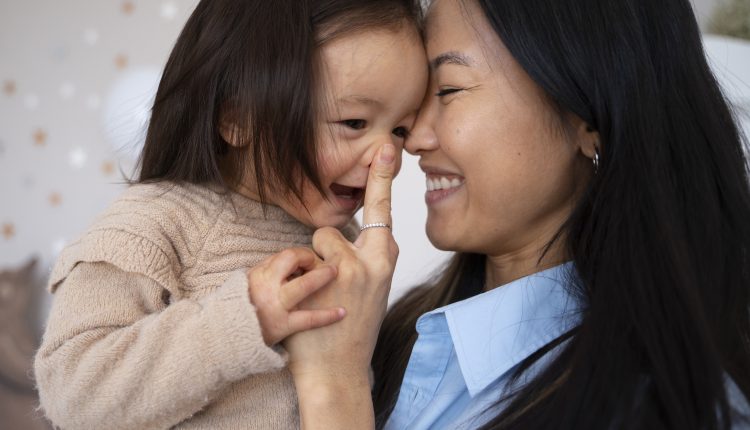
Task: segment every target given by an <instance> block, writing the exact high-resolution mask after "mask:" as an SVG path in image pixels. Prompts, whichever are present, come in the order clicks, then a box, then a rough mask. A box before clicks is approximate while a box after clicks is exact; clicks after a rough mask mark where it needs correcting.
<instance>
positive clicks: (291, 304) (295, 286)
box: [279, 265, 336, 310]
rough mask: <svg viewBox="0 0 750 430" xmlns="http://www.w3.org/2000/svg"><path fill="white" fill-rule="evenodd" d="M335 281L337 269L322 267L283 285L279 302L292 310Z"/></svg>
mask: <svg viewBox="0 0 750 430" xmlns="http://www.w3.org/2000/svg"><path fill="white" fill-rule="evenodd" d="M334 279H336V268H335V267H334V266H328V265H321V266H320V267H319V268H317V269H314V270H311V271H309V272H307V273H305V274H303V275H302V276H300V277H298V278H294V279H293V280H291V281H289V282H287V283H286V284H283V285H282V286H281V289H280V290H279V301H280V302H281V305H282V307H283V308H284V309H286V310H292V309H294V308H295V307H296V306H297V305H298V304H299V302H301V301H302V300H304V299H306V298H307V297H309V296H310V295H311V294H312V293H314V292H316V291H318V290H319V289H321V288H323V287H324V286H326V285H328V284H329V283H330V282H331V281H333V280H334Z"/></svg>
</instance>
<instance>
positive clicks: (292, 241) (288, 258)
mask: <svg viewBox="0 0 750 430" xmlns="http://www.w3.org/2000/svg"><path fill="white" fill-rule="evenodd" d="M418 25H419V8H418V6H417V5H416V4H413V3H412V2H411V1H410V0H274V1H273V2H270V1H266V0H252V1H250V0H246V1H240V0H203V1H201V2H200V3H199V5H198V6H197V9H196V10H195V12H194V13H193V15H192V16H191V17H190V19H189V21H188V22H187V24H186V26H185V28H184V30H183V32H182V34H181V35H180V37H179V39H178V41H177V43H176V45H175V47H174V50H173V51H172V54H171V56H170V59H169V61H168V63H167V66H166V68H165V71H164V74H163V77H162V80H161V83H160V86H159V90H158V93H157V95H156V99H155V103H154V107H153V114H152V118H151V122H150V125H149V129H148V134H147V138H146V144H145V147H144V151H143V154H142V159H141V169H140V177H139V180H138V181H137V182H138V183H137V184H136V185H133V186H131V187H130V188H129V189H128V190H127V191H126V192H125V193H124V195H123V196H122V197H121V198H120V199H119V200H117V201H116V202H115V203H114V204H113V205H112V207H111V208H110V209H109V210H108V211H106V212H105V213H104V215H102V216H101V217H100V218H99V219H98V221H97V222H96V223H95V224H94V226H93V227H92V228H91V229H90V230H89V231H88V232H87V233H86V234H84V235H83V236H82V237H81V238H80V239H79V240H78V241H76V242H75V243H73V244H71V245H70V246H69V247H68V248H67V249H66V250H65V251H64V252H63V253H62V255H61V256H60V258H59V261H58V262H57V265H56V266H55V268H54V270H53V273H52V276H51V279H50V289H51V291H52V292H53V293H54V294H55V301H54V305H53V309H52V311H51V314H50V316H49V321H48V325H47V331H46V333H45V337H44V342H43V345H42V347H41V349H40V351H39V352H38V354H37V357H36V362H35V371H36V378H37V381H38V386H39V392H40V397H41V405H42V408H43V409H44V411H45V413H46V415H47V417H48V418H49V419H50V420H51V421H52V422H53V423H54V424H55V425H57V426H60V427H63V428H76V429H79V428H103V427H106V428H111V429H114V428H127V429H135V428H137V429H151V428H172V427H176V428H211V429H223V428H225V429H228V428H254V429H264V428H268V429H271V428H274V429H282V428H283V429H287V428H296V427H299V417H298V413H297V404H296V396H295V391H294V384H293V382H292V379H291V377H290V374H289V372H288V370H287V369H286V368H285V364H286V355H285V352H284V351H283V349H281V348H280V347H279V346H278V344H279V342H280V341H281V340H283V339H284V338H285V337H287V336H288V335H290V334H292V333H295V332H298V331H301V330H306V329H310V328H314V327H319V326H322V325H327V324H331V323H334V322H336V321H338V320H340V319H341V318H342V317H343V310H341V309H337V308H333V309H321V310H315V311H309V310H308V311H303V310H299V309H297V308H296V305H297V303H299V302H300V301H301V300H302V299H304V298H305V297H306V296H307V295H309V294H311V293H312V292H313V291H314V290H316V289H318V288H320V287H322V286H324V285H325V284H327V283H328V282H329V281H331V280H332V279H334V277H335V275H336V274H335V270H333V269H331V268H330V267H327V266H325V265H322V264H321V263H320V262H319V260H317V261H318V262H317V263H316V260H315V259H314V258H310V255H314V254H312V253H311V252H310V253H303V252H299V246H309V245H310V244H311V235H312V233H313V231H314V229H315V228H317V227H321V226H334V227H338V228H340V229H343V230H344V233H345V234H347V235H348V236H349V237H351V236H353V234H354V233H355V232H353V231H352V228H351V227H352V226H351V218H352V216H353V214H354V213H355V212H356V211H357V209H358V208H359V207H360V206H361V202H362V198H363V195H364V187H365V185H366V180H367V175H368V169H369V165H370V163H371V161H372V160H373V157H374V156H375V154H376V153H377V152H378V151H383V152H386V153H388V152H390V153H391V156H392V157H395V158H396V162H397V163H398V162H399V160H400V157H399V156H398V154H399V153H400V150H401V148H402V146H403V140H404V138H405V137H406V134H407V133H408V130H409V128H410V127H411V126H412V122H413V121H414V116H415V112H416V110H417V108H418V107H419V103H420V101H421V99H422V97H423V95H424V90H425V86H426V79H427V76H426V75H427V66H426V59H425V56H424V53H423V48H422V43H421V38H420V33H419V26H418ZM405 77H408V79H406V78H405ZM381 148H382V149H381ZM292 247H297V251H287V252H284V253H280V254H278V255H276V256H273V257H270V256H272V255H273V254H276V253H279V252H280V251H282V250H284V249H287V248H292ZM269 257H270V258H269ZM264 260H265V261H264ZM249 267H254V269H251V270H249V271H247V272H245V269H247V268H249ZM299 272H304V275H302V276H298V274H299Z"/></svg>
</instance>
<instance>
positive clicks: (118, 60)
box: [115, 54, 128, 70]
mask: <svg viewBox="0 0 750 430" xmlns="http://www.w3.org/2000/svg"><path fill="white" fill-rule="evenodd" d="M115 67H117V68H118V69H120V70H122V69H124V68H126V67H128V56H127V55H125V54H120V55H118V56H117V57H115Z"/></svg>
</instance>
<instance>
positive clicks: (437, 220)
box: [406, 0, 592, 258]
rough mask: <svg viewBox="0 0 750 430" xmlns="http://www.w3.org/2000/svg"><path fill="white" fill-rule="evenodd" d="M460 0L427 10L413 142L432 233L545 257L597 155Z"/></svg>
mask: <svg viewBox="0 0 750 430" xmlns="http://www.w3.org/2000/svg"><path fill="white" fill-rule="evenodd" d="M463 3H465V4H466V5H465V6H461V4H460V2H459V0H437V1H436V2H433V6H432V7H431V9H430V13H429V15H428V23H427V55H428V59H429V61H430V67H431V77H430V86H429V90H428V93H427V95H426V98H425V100H424V103H423V105H422V108H421V110H420V114H419V118H418V119H417V122H416V124H415V125H414V129H413V130H412V134H411V137H410V138H409V139H408V141H407V142H406V149H407V150H408V151H409V152H410V153H412V154H415V155H419V156H420V163H419V164H420V166H421V168H422V170H423V171H424V172H425V173H426V175H427V190H428V191H427V194H426V202H427V207H428V218H427V234H428V236H429V238H430V240H431V241H432V243H433V244H434V245H435V246H437V247H438V248H440V249H444V250H454V251H464V252H475V253H483V254H488V255H489V256H491V257H492V256H500V257H501V258H504V257H509V258H514V256H516V257H522V256H524V255H527V256H529V255H531V254H533V255H535V256H536V258H538V256H539V254H538V251H539V250H540V249H541V248H542V247H543V246H544V245H545V244H546V242H547V241H549V240H550V239H551V238H552V236H553V235H554V234H555V233H556V232H557V230H558V229H559V228H560V226H561V225H562V223H563V222H564V220H565V219H566V218H567V217H568V215H569V213H570V210H571V208H572V205H573V203H574V201H575V196H576V195H577V191H576V190H577V189H578V184H580V183H581V181H582V180H583V179H584V178H585V177H587V176H588V175H590V174H591V171H592V167H591V162H590V160H589V159H588V158H586V157H585V156H583V154H582V153H581V149H580V148H579V146H578V144H576V143H573V141H575V140H577V138H576V137H575V136H572V138H571V136H568V137H566V136H565V135H564V133H563V132H562V131H561V129H560V127H559V126H558V123H559V122H558V119H557V114H556V112H555V111H554V110H553V109H552V108H551V107H550V105H549V103H547V102H546V101H545V96H544V94H543V92H542V90H541V89H540V88H539V87H538V86H537V85H536V84H535V83H534V82H533V81H532V80H531V78H530V77H529V76H528V75H527V74H526V73H525V72H524V70H523V69H522V68H521V67H520V65H519V64H518V63H516V61H515V60H514V59H513V57H512V56H511V55H510V53H509V52H508V51H507V49H506V48H505V47H504V45H503V44H502V43H501V41H500V39H499V38H498V37H497V35H496V34H495V33H494V31H493V30H492V28H491V27H490V24H489V23H488V22H487V21H486V19H485V17H484V15H483V13H482V11H481V10H480V9H479V7H478V6H477V5H474V4H473V2H463ZM579 122H580V121H579ZM571 124H573V125H574V129H576V130H577V127H578V125H577V124H575V121H574V122H573V123H571ZM580 128H582V129H583V130H584V132H585V125H584V126H582V127H580ZM584 134H585V133H584ZM584 137H585V136H584Z"/></svg>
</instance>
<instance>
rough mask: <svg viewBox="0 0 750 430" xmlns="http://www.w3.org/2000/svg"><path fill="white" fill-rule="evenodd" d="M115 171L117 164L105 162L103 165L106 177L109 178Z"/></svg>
mask: <svg viewBox="0 0 750 430" xmlns="http://www.w3.org/2000/svg"><path fill="white" fill-rule="evenodd" d="M114 171H115V163H113V162H111V161H105V162H103V163H102V173H104V175H105V176H109V175H111V174H112V173H114Z"/></svg>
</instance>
